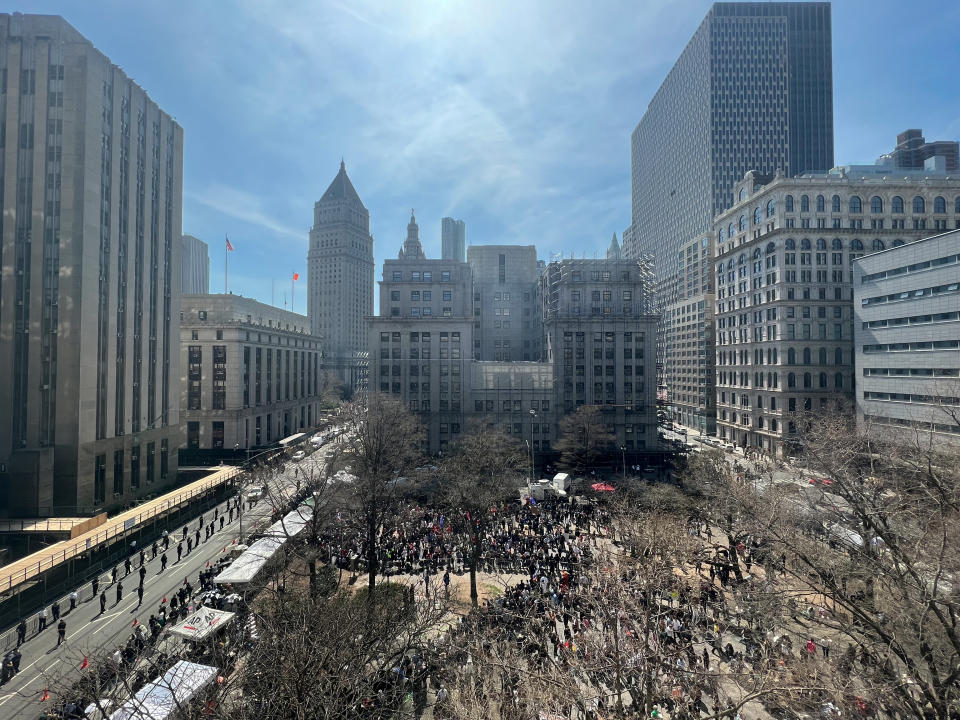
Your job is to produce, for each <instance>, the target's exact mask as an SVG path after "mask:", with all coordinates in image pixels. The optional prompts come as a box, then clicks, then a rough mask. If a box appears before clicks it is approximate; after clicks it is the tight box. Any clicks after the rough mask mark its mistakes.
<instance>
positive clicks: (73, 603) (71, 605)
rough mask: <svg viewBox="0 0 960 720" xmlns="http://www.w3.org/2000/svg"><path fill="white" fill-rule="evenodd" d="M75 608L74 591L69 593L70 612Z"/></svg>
mask: <svg viewBox="0 0 960 720" xmlns="http://www.w3.org/2000/svg"><path fill="white" fill-rule="evenodd" d="M76 607H77V591H76V590H74V591H73V592H72V593H70V612H73V611H74V610H75V609H76Z"/></svg>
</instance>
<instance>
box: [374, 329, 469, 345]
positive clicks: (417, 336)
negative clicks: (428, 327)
mask: <svg viewBox="0 0 960 720" xmlns="http://www.w3.org/2000/svg"><path fill="white" fill-rule="evenodd" d="M439 335H440V342H442V343H445V342H455V343H458V342H460V333H459V332H441V333H439ZM430 338H431V335H430V333H429V332H412V333H410V342H421V341H423V342H430ZM391 340H392V341H393V342H400V333H399V332H396V331H394V332H381V333H380V342H390V341H391Z"/></svg>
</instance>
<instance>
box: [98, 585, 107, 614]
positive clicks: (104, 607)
mask: <svg viewBox="0 0 960 720" xmlns="http://www.w3.org/2000/svg"><path fill="white" fill-rule="evenodd" d="M106 611H107V591H106V590H104V591H103V592H101V593H100V614H101V615H103V614H104V613H105V612H106Z"/></svg>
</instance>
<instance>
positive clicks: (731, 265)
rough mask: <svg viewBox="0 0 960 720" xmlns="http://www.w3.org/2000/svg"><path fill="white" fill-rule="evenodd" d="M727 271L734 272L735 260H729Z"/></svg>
mask: <svg viewBox="0 0 960 720" xmlns="http://www.w3.org/2000/svg"><path fill="white" fill-rule="evenodd" d="M727 270H733V258H730V259H729V260H727Z"/></svg>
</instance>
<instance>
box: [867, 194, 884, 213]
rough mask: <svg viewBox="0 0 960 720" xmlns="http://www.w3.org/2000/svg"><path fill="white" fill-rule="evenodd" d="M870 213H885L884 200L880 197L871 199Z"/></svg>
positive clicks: (876, 196) (875, 196)
mask: <svg viewBox="0 0 960 720" xmlns="http://www.w3.org/2000/svg"><path fill="white" fill-rule="evenodd" d="M870 212H872V213H882V212H883V198H882V197H880V196H879V195H874V196H873V197H872V198H870Z"/></svg>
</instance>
